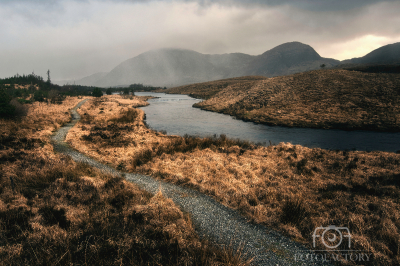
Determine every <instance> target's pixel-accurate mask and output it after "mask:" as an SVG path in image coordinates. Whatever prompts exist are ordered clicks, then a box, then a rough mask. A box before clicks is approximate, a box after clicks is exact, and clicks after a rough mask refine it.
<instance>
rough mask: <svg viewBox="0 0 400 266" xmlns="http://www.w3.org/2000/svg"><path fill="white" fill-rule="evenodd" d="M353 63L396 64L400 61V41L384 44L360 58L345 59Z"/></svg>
mask: <svg viewBox="0 0 400 266" xmlns="http://www.w3.org/2000/svg"><path fill="white" fill-rule="evenodd" d="M344 63H353V64H395V63H400V42H398V43H393V44H388V45H385V46H382V47H380V48H378V49H376V50H374V51H372V52H370V53H368V54H367V55H365V56H363V57H360V58H353V59H350V60H346V61H344Z"/></svg>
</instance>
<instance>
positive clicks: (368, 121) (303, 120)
mask: <svg viewBox="0 0 400 266" xmlns="http://www.w3.org/2000/svg"><path fill="white" fill-rule="evenodd" d="M399 87H400V75H398V74H385V73H362V72H357V71H347V70H341V69H338V70H315V71H309V72H303V73H298V74H294V75H289V76H282V77H274V78H269V79H266V78H264V79H262V78H260V77H243V78H235V79H227V80H219V81H213V82H205V83H199V84H192V85H187V86H181V87H176V88H171V89H167V90H166V91H164V92H166V93H179V94H188V95H191V96H193V97H197V98H201V99H204V101H202V102H200V103H196V104H195V105H194V107H198V108H201V109H203V110H208V111H214V112H219V113H224V114H229V115H232V116H235V117H236V118H238V119H242V120H244V121H252V122H255V123H261V124H266V125H270V126H286V127H305V128H322V129H344V130H373V131H391V132H400V107H399V106H400V94H399V92H398V88H399Z"/></svg>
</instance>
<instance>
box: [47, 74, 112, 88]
mask: <svg viewBox="0 0 400 266" xmlns="http://www.w3.org/2000/svg"><path fill="white" fill-rule="evenodd" d="M105 75H107V72H98V73H95V74H93V75H90V76H87V77H84V78H81V79H78V80H57V81H54V83H55V84H58V85H60V86H62V85H66V84H77V85H83V86H93V85H94V84H95V83H96V82H97V81H98V80H100V79H101V78H103V77H104V76H105Z"/></svg>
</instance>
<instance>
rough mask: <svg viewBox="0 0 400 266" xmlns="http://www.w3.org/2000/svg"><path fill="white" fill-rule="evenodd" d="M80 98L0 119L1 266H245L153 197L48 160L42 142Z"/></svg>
mask: <svg viewBox="0 0 400 266" xmlns="http://www.w3.org/2000/svg"><path fill="white" fill-rule="evenodd" d="M110 99H112V97H110ZM81 100H82V99H78V98H76V97H74V98H72V97H67V98H66V99H65V100H64V101H63V103H62V104H45V103H37V102H36V103H33V104H32V105H31V106H30V108H29V110H28V114H27V116H26V117H23V118H21V119H20V120H18V121H14V120H4V119H0V261H1V264H2V265H58V264H60V265H243V264H246V263H245V262H244V261H243V260H242V259H241V258H240V254H237V255H234V254H233V253H232V251H231V250H229V248H219V247H216V246H214V245H213V244H211V243H208V242H207V241H206V240H200V239H199V237H198V236H197V234H196V232H195V231H194V228H193V226H192V223H191V221H190V218H189V217H188V215H187V214H184V213H182V211H181V210H180V209H179V208H178V207H177V206H176V205H175V204H174V203H173V202H172V201H171V200H170V199H167V198H165V197H164V196H163V195H162V194H161V193H158V194H157V195H155V196H152V195H150V194H148V193H146V192H144V191H142V190H140V189H138V188H137V187H136V186H134V185H133V184H131V183H129V182H126V181H125V180H124V179H122V178H120V177H114V176H109V175H105V174H103V173H101V172H99V171H97V170H95V169H93V168H91V167H90V166H88V165H85V164H82V163H75V162H73V161H71V159H69V157H66V156H63V155H60V154H55V153H54V152H53V148H52V145H51V144H50V138H49V137H50V135H51V134H52V132H54V131H55V130H57V129H58V128H60V127H61V126H62V125H63V124H65V123H67V122H68V121H69V120H70V115H69V112H68V109H71V108H72V107H74V106H75V105H76V104H77V103H78V102H79V101H81ZM118 103H120V104H125V103H129V104H130V105H135V106H137V105H143V104H146V103H145V102H144V101H143V99H139V98H133V99H132V100H127V99H123V98H121V99H120V100H119V102H118ZM99 108H101V107H99ZM99 111H102V110H99ZM132 115H133V114H132V113H130V112H127V113H126V117H127V119H128V120H124V119H119V118H117V119H116V120H115V121H114V122H115V123H125V122H127V121H130V120H129V119H131V118H130V117H131V116H132ZM86 119H88V118H87V117H86Z"/></svg>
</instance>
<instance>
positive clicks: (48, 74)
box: [47, 69, 51, 85]
mask: <svg viewBox="0 0 400 266" xmlns="http://www.w3.org/2000/svg"><path fill="white" fill-rule="evenodd" d="M50 83H51V80H50V69H48V70H47V84H49V85H50Z"/></svg>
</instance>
